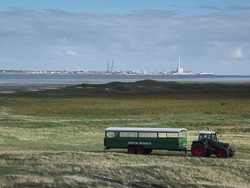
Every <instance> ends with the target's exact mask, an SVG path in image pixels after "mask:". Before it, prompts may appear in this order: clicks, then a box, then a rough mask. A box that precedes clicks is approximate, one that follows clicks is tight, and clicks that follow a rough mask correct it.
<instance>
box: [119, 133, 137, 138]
mask: <svg viewBox="0 0 250 188" xmlns="http://www.w3.org/2000/svg"><path fill="white" fill-rule="evenodd" d="M120 137H137V132H120Z"/></svg>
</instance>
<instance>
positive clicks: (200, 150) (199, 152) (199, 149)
mask: <svg viewBox="0 0 250 188" xmlns="http://www.w3.org/2000/svg"><path fill="white" fill-rule="evenodd" d="M191 153H192V155H193V156H195V157H204V156H205V155H206V147H205V146H204V145H203V144H201V143H196V144H193V145H192V148H191Z"/></svg>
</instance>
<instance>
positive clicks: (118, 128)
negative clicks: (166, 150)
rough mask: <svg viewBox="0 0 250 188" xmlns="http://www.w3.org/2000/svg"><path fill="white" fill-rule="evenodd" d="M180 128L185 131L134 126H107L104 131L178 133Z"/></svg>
mask: <svg viewBox="0 0 250 188" xmlns="http://www.w3.org/2000/svg"><path fill="white" fill-rule="evenodd" d="M182 130H184V131H187V129H185V128H135V127H109V128H107V129H106V130H105V131H124V132H168V133H178V132H180V131H182Z"/></svg>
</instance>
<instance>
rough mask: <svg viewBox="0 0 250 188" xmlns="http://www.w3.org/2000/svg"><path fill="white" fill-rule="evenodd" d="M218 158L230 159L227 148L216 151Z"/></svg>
mask: <svg viewBox="0 0 250 188" xmlns="http://www.w3.org/2000/svg"><path fill="white" fill-rule="evenodd" d="M216 156H217V157H218V158H228V157H229V152H228V149H227V148H224V147H223V148H219V149H217V150H216Z"/></svg>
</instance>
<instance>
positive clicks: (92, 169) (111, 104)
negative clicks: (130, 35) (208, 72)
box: [0, 81, 250, 187]
mask: <svg viewBox="0 0 250 188" xmlns="http://www.w3.org/2000/svg"><path fill="white" fill-rule="evenodd" d="M249 99H250V84H249V83H228V84H223V83H221V84H216V83H189V82H187V83H173V82H154V81H141V82H135V83H110V84H104V85H78V86H74V87H67V88H64V89H63V88H62V89H58V90H51V91H40V92H19V93H14V94H1V95H0V105H1V107H0V187H249V186H250V104H249V103H250V100H249ZM110 126H124V127H179V128H182V127H184V128H187V129H188V145H190V144H191V143H192V141H193V140H196V139H197V136H198V131H200V130H207V128H209V129H210V130H214V131H219V132H220V134H221V137H220V138H219V139H220V140H221V141H225V142H228V143H230V144H231V145H232V146H233V147H234V149H235V150H236V155H235V157H234V158H229V159H217V158H216V157H215V156H211V157H209V158H195V157H192V156H191V154H190V153H188V154H187V155H185V153H184V152H170V151H157V150H155V151H153V153H152V154H151V155H142V156H138V155H129V154H127V152H126V150H119V149H116V150H115V149H113V150H110V151H108V152H104V146H103V139H104V130H105V128H107V127H110Z"/></svg>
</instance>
